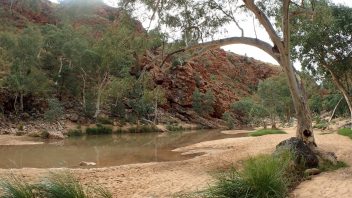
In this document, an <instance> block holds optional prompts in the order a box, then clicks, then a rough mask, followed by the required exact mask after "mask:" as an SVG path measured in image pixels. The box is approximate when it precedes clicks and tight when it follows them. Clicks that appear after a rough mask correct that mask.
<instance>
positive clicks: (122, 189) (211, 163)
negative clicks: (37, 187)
mask: <svg viewBox="0 0 352 198" xmlns="http://www.w3.org/2000/svg"><path fill="white" fill-rule="evenodd" d="M286 131H287V132H288V133H289V134H283V135H282V134H281V135H266V136H261V137H243V138H228V139H222V140H215V141H208V142H201V143H198V144H194V145H191V146H187V147H182V148H178V149H176V150H175V152H181V153H183V154H187V153H203V155H201V156H198V157H195V158H193V159H190V160H185V161H176V162H159V163H145V164H132V165H123V166H116V167H109V168H92V169H72V170H70V171H71V172H73V173H74V174H75V175H76V176H77V177H78V178H79V179H80V180H81V181H82V182H83V183H99V184H101V185H102V186H104V187H106V188H107V189H109V190H110V191H111V192H113V195H114V197H121V198H129V197H133V198H139V197H141V198H156V197H160V198H164V197H178V195H182V194H185V193H190V192H194V191H199V190H202V189H205V188H207V187H208V186H209V185H210V184H211V183H212V182H213V177H212V174H213V173H214V172H215V171H216V170H219V169H221V168H225V167H228V166H230V165H234V166H237V165H239V164H240V163H241V161H242V160H244V159H246V158H248V157H249V156H254V155H258V154H260V153H271V152H272V151H273V150H274V148H275V146H276V145H277V144H278V143H279V142H280V141H282V140H284V139H287V138H289V137H291V136H294V129H293V128H291V129H286ZM240 132H242V131H240ZM227 133H229V132H227ZM231 133H237V132H236V131H232V132H231ZM316 139H317V143H318V145H319V146H320V147H322V148H323V149H326V150H330V151H334V152H336V154H337V156H338V157H339V159H340V160H344V161H345V162H347V163H349V164H352V156H351V155H350V153H351V151H352V140H350V139H349V138H346V137H343V136H340V135H337V134H327V135H319V134H318V132H317V133H316ZM33 160H35V159H33ZM58 170H62V169H20V170H4V169H2V170H1V169H0V175H8V174H9V173H10V172H11V173H13V174H16V175H17V174H18V175H22V176H23V177H24V178H25V179H27V180H29V181H37V180H40V179H41V178H42V177H45V176H46V175H47V173H48V172H49V171H58ZM351 187H352V169H351V168H345V169H340V170H338V171H335V172H328V173H322V174H320V175H318V176H315V177H314V178H313V179H312V180H309V181H305V182H303V183H302V184H300V185H299V186H298V187H297V189H296V190H295V191H294V192H293V193H292V194H291V197H305V198H308V197H309V198H310V197H320V198H323V197H329V198H330V197H338V198H340V197H341V198H342V197H351V196H350V195H352V188H351Z"/></svg>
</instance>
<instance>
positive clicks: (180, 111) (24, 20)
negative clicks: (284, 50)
mask: <svg viewBox="0 0 352 198" xmlns="http://www.w3.org/2000/svg"><path fill="white" fill-rule="evenodd" d="M26 2H27V3H26ZM28 2H29V1H22V0H17V1H11V0H0V6H1V8H0V21H1V23H2V25H0V28H1V29H2V30H4V29H6V30H7V31H8V30H9V29H12V30H13V31H15V32H16V31H19V30H20V29H22V28H24V27H25V26H26V25H27V24H28V23H29V24H36V25H41V24H53V25H56V24H58V23H59V22H60V19H59V17H57V14H58V13H60V9H59V7H58V6H57V5H56V4H53V3H51V2H49V1H46V0H40V1H37V4H34V5H33V4H30V3H28ZM38 2H39V3H38ZM120 14H121V12H120V11H119V10H118V9H116V8H112V7H109V6H106V5H100V6H98V7H96V9H95V11H94V13H93V14H92V15H90V16H89V17H87V16H84V17H81V18H77V19H75V20H74V21H73V26H89V27H91V28H93V30H94V31H93V33H94V35H95V36H96V37H99V36H100V35H101V34H102V32H103V31H104V28H107V27H108V26H110V25H117V26H118V23H119V15H120ZM135 23H136V24H137V25H136V27H137V29H136V31H138V32H141V33H145V30H144V29H143V27H142V25H141V23H140V22H138V21H135ZM154 53H155V52H154ZM150 63H151V60H150V59H148V58H146V57H145V58H144V60H142V61H141V63H140V65H139V67H141V68H142V69H145V71H147V72H149V73H150V74H151V75H152V76H153V79H154V81H155V83H156V84H157V85H161V86H162V88H163V89H164V90H165V92H166V98H167V104H166V105H163V106H162V107H161V110H162V111H163V112H164V113H165V114H167V115H169V116H172V117H175V118H178V119H180V120H182V121H186V122H193V123H201V124H203V125H207V126H211V127H216V126H217V123H218V121H219V120H218V119H220V118H221V116H222V115H223V113H224V112H225V111H227V110H228V109H229V107H230V105H231V104H232V103H233V102H235V101H238V100H239V99H241V98H243V97H247V96H249V95H251V94H252V93H253V91H254V90H255V89H256V87H257V85H258V83H259V82H260V81H261V80H264V79H266V78H268V77H270V76H272V75H275V74H277V73H279V71H280V69H279V68H278V67H277V66H274V65H271V64H267V63H263V62H261V61H257V60H255V59H253V58H248V57H244V56H240V55H237V54H234V53H230V52H226V51H224V50H222V49H215V50H211V51H208V52H206V53H205V54H203V55H202V56H200V57H196V58H193V59H191V60H189V61H187V62H185V63H183V64H181V65H178V66H175V65H174V64H173V62H172V60H168V61H166V63H165V65H164V66H163V67H162V68H161V67H160V65H159V64H150ZM132 73H133V72H132ZM196 88H197V89H198V90H199V91H200V92H202V93H205V92H207V91H212V93H213V94H214V96H215V103H214V104H213V108H214V112H213V113H212V114H210V115H198V114H197V113H195V112H194V110H193V109H192V96H193V93H194V91H195V90H196ZM2 93H7V92H4V91H2ZM0 99H1V100H2V101H6V96H5V95H4V94H3V95H2V97H1V98H0ZM0 102H1V101H0ZM38 106H40V105H38Z"/></svg>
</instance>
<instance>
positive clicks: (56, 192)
mask: <svg viewBox="0 0 352 198" xmlns="http://www.w3.org/2000/svg"><path fill="white" fill-rule="evenodd" d="M40 189H41V190H40V191H41V192H42V194H44V196H45V197H50V198H87V195H86V194H85V192H84V190H83V186H82V185H81V184H80V183H79V182H78V181H77V180H76V179H75V178H74V177H73V176H72V175H70V174H68V173H65V174H57V173H51V175H50V177H49V178H48V180H46V181H44V183H42V184H41V185H40Z"/></svg>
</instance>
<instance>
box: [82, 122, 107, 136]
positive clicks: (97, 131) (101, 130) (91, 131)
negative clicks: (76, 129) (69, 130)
mask: <svg viewBox="0 0 352 198" xmlns="http://www.w3.org/2000/svg"><path fill="white" fill-rule="evenodd" d="M111 133H112V128H110V127H107V126H104V125H101V124H97V127H93V128H87V129H86V134H87V135H104V134H111Z"/></svg>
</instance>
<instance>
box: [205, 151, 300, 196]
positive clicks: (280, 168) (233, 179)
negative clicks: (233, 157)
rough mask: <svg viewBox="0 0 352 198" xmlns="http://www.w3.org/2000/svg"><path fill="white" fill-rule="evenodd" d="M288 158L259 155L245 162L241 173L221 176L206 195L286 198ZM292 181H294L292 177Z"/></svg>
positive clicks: (233, 171) (231, 171)
mask: <svg viewBox="0 0 352 198" xmlns="http://www.w3.org/2000/svg"><path fill="white" fill-rule="evenodd" d="M290 160H291V159H290V157H285V156H284V157H273V156H271V155H260V156H257V157H253V158H250V159H248V160H246V161H245V162H244V164H243V170H241V171H236V170H234V169H231V170H229V171H228V172H225V173H222V174H220V175H219V177H218V178H217V181H216V183H215V185H214V186H211V187H210V188H209V189H208V191H207V192H206V197H209V198H210V197H211V198H216V197H218V198H220V197H221V198H232V197H236V198H237V197H238V198H245V197H253V198H274V197H277V198H283V197H286V196H287V194H288V189H289V186H290V184H291V181H292V180H291V179H292V178H290V177H288V174H287V172H288V171H290ZM292 177H294V176H293V175H292Z"/></svg>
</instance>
